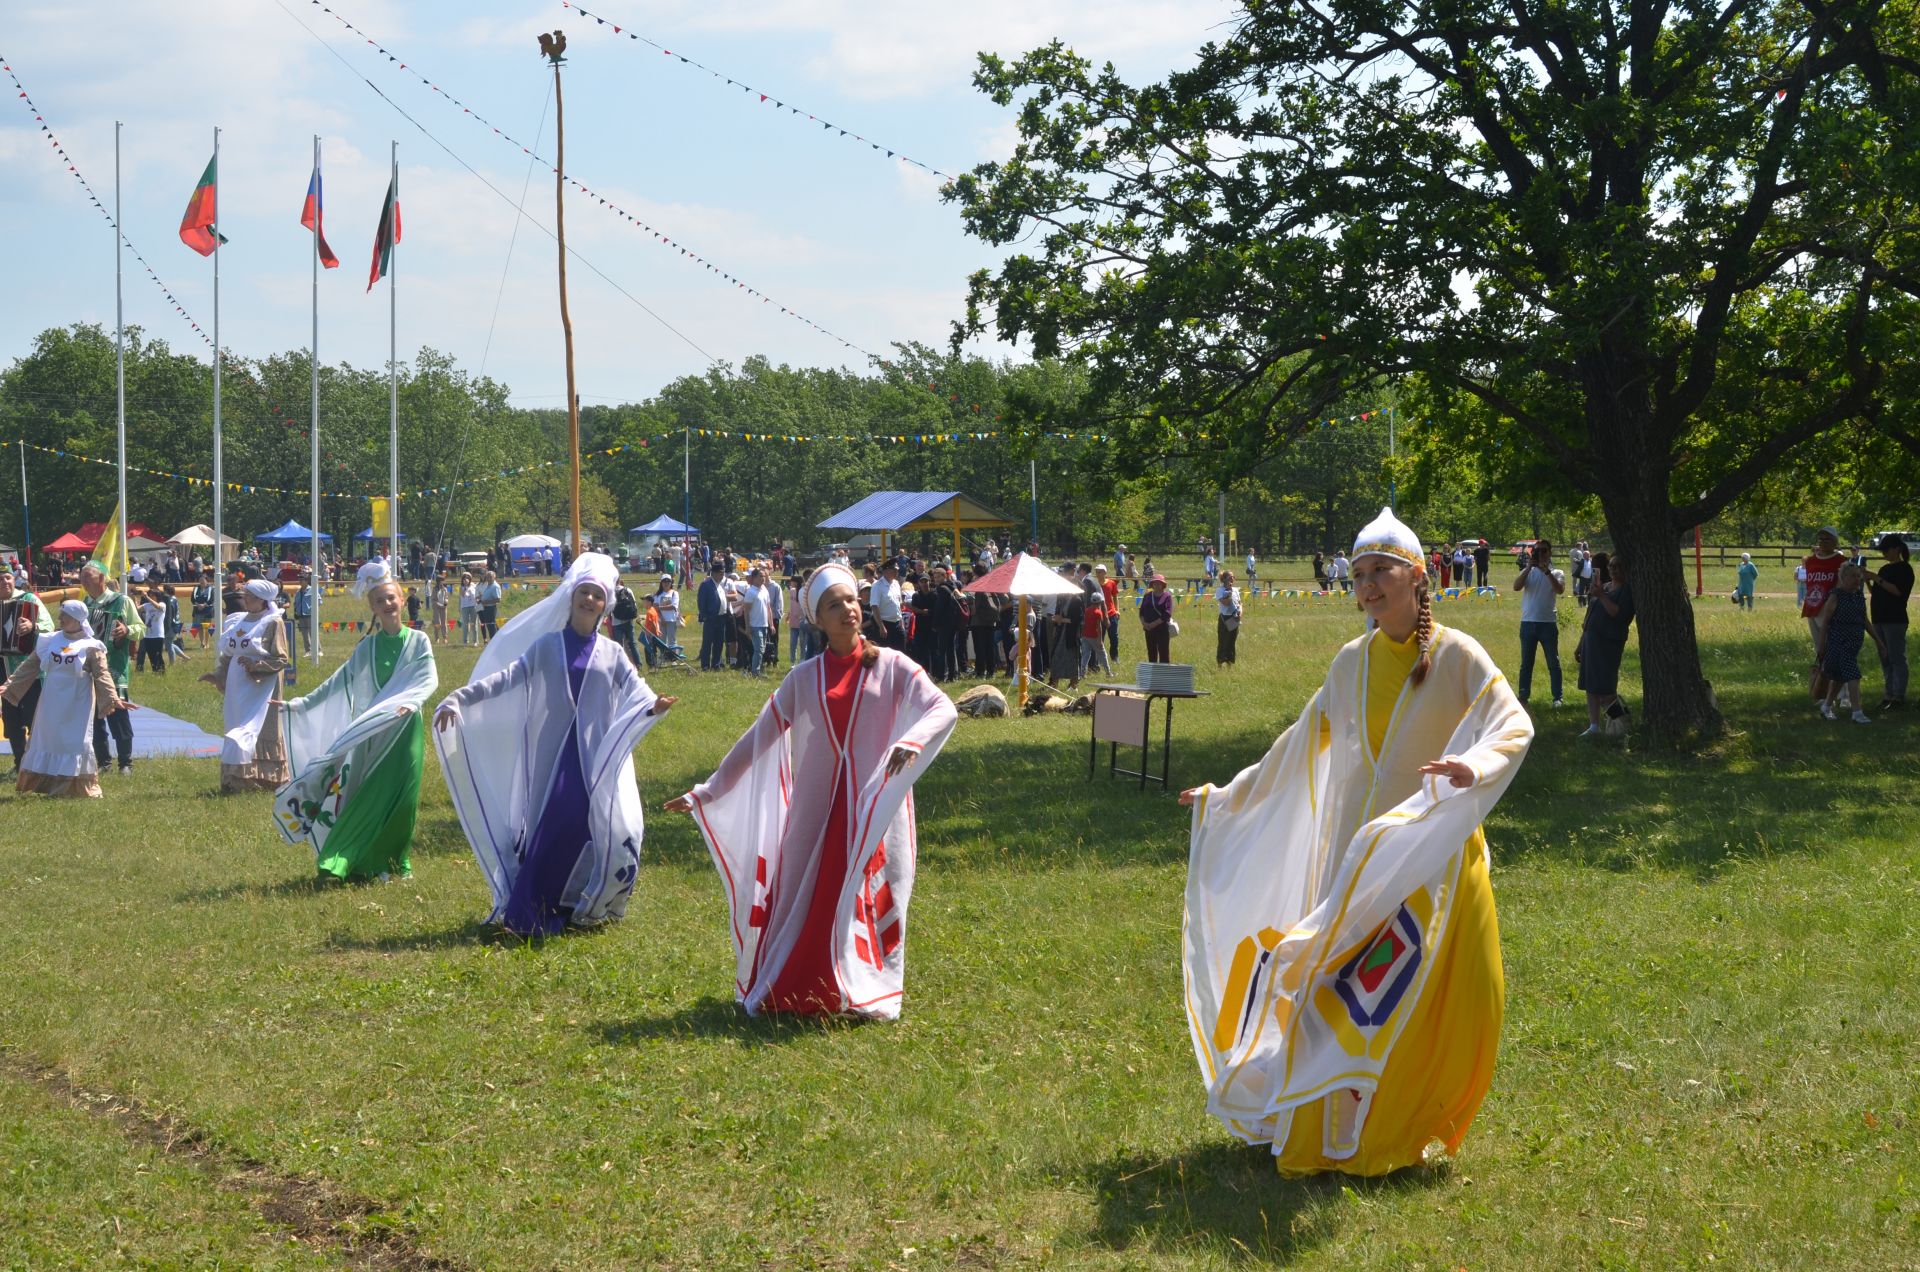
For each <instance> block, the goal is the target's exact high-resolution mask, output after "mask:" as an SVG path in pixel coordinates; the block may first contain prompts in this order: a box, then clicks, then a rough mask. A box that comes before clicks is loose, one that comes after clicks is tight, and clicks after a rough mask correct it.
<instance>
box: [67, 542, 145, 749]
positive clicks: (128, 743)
mask: <svg viewBox="0 0 1920 1272" xmlns="http://www.w3.org/2000/svg"><path fill="white" fill-rule="evenodd" d="M108 584H109V580H108V578H107V571H106V567H104V566H102V565H101V564H100V563H99V562H98V561H89V562H87V564H86V568H84V569H82V570H81V571H80V588H81V590H82V591H84V592H85V593H86V594H87V602H86V604H87V625H88V626H89V627H91V628H93V634H94V635H95V636H96V637H98V638H99V639H100V640H101V641H102V642H104V643H105V645H106V647H107V671H108V673H109V674H110V675H112V676H113V687H114V688H115V689H116V690H118V691H119V694H120V698H121V700H122V701H125V700H126V698H127V669H128V664H130V663H131V662H132V661H133V651H134V650H135V649H137V648H139V645H140V639H141V638H142V637H143V636H145V635H146V634H147V627H146V624H144V623H142V622H141V621H140V611H139V609H138V608H137V607H136V606H135V605H134V603H133V602H132V601H130V600H128V599H127V598H126V597H125V596H123V595H121V594H120V593H119V592H116V591H114V590H113V589H112V587H110V586H109V585H108ZM109 731H111V732H112V734H113V749H114V750H115V751H116V752H118V753H119V757H120V771H121V772H122V773H131V772H133V720H132V718H131V717H130V716H128V714H127V711H126V708H124V707H122V708H119V709H117V710H115V711H113V712H112V713H111V714H109V715H108V716H107V717H106V719H104V720H95V721H94V722H93V758H94V759H95V760H98V761H99V763H100V771H101V772H102V773H104V772H106V771H107V734H108V732H109Z"/></svg>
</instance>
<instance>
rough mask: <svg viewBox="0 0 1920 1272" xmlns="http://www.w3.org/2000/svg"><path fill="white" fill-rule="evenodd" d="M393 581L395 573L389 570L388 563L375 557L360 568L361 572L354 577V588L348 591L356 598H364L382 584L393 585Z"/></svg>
mask: <svg viewBox="0 0 1920 1272" xmlns="http://www.w3.org/2000/svg"><path fill="white" fill-rule="evenodd" d="M392 581H393V571H392V570H389V569H388V568H387V563H386V562H385V561H384V560H382V559H381V558H379V557H375V558H374V559H373V560H371V561H369V562H367V563H366V564H365V565H363V566H361V567H360V572H359V573H358V574H356V575H354V576H353V586H352V587H351V588H349V589H347V590H348V591H350V592H352V593H353V594H354V595H355V596H358V597H363V598H364V597H365V596H366V594H367V593H368V592H371V591H372V590H373V589H374V588H376V587H379V586H380V585H381V584H382V583H391V582H392Z"/></svg>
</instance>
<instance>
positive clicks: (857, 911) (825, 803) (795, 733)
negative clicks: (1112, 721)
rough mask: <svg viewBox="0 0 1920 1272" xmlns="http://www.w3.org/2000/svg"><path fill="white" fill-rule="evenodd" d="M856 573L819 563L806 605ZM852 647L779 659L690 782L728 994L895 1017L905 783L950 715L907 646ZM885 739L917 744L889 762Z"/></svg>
mask: <svg viewBox="0 0 1920 1272" xmlns="http://www.w3.org/2000/svg"><path fill="white" fill-rule="evenodd" d="M835 584H844V585H846V586H848V587H853V586H855V583H854V578H853V575H852V574H851V572H849V571H848V570H846V569H845V568H844V567H841V566H835V565H827V566H823V567H821V568H820V569H819V570H816V571H815V572H814V575H813V577H812V579H811V580H809V583H808V587H807V595H806V597H805V599H804V603H805V605H806V608H807V609H808V611H809V612H810V613H812V614H814V615H815V616H816V618H817V615H818V611H819V605H820V600H821V598H822V597H823V596H824V595H825V592H826V590H827V588H829V587H831V586H833V585H835ZM864 648H865V646H863V645H856V647H855V650H854V652H853V653H851V654H848V655H844V656H842V655H837V654H835V653H833V652H832V651H831V650H828V651H827V652H825V653H822V654H820V655H819V656H817V657H814V658H809V659H807V660H806V661H804V662H802V663H800V664H799V665H798V666H796V667H794V668H793V669H792V670H791V671H790V672H788V673H787V677H786V679H785V680H783V681H781V682H780V687H779V688H778V689H776V690H774V692H773V696H772V697H771V698H769V699H768V700H767V704H766V706H765V707H763V708H762V709H761V712H760V716H759V719H757V720H756V721H755V722H754V725H753V727H752V728H751V729H749V730H748V731H747V733H746V735H745V736H744V737H742V738H741V739H740V740H739V741H738V742H737V743H735V744H734V747H733V749H732V750H731V751H729V752H728V753H727V756H726V758H725V759H724V760H722V761H721V762H720V767H719V768H718V769H717V770H715V772H714V774H713V776H712V777H710V778H708V779H707V780H706V781H705V782H702V783H701V784H700V785H698V786H696V787H695V788H694V789H693V791H692V792H691V793H690V799H691V801H692V804H693V815H694V819H695V821H696V823H697V824H698V825H699V827H700V833H701V835H702V837H704V838H705V839H706V841H707V848H708V850H709V851H710V852H711V853H712V854H713V861H714V865H715V866H716V867H717V868H718V870H719V872H720V881H721V885H722V887H723V889H724V890H725V892H726V896H727V909H728V918H729V931H730V933H731V935H732V938H733V949H734V961H735V977H734V992H735V994H736V996H737V997H738V999H739V1001H740V1003H741V1004H742V1005H743V1006H744V1007H745V1008H746V1009H747V1011H748V1012H749V1013H750V1014H756V1015H757V1014H759V1013H760V1012H763V1011H785V1012H798V1013H804V1014H847V1015H856V1016H866V1017H871V1018H875V1019H881V1020H893V1019H897V1018H898V1017H899V1015H900V1007H901V998H902V995H903V993H904V991H905V975H906V922H907V903H908V900H909V899H910V897H911V895H912V891H913V880H914V867H915V860H916V857H917V855H918V834H917V828H916V825H915V820H914V807H913V795H912V787H913V782H914V780H915V779H916V778H917V777H919V776H920V775H921V774H922V773H924V772H925V771H926V769H927V766H928V765H929V764H930V763H931V762H932V761H933V758H934V756H936V755H937V754H939V751H940V748H941V746H942V745H944V744H945V742H946V740H947V737H948V735H949V734H951V733H952V732H953V726H954V722H955V721H956V720H957V719H958V718H959V717H958V713H957V712H956V711H955V710H954V706H953V701H952V699H950V698H948V697H947V695H946V694H944V693H942V692H941V691H940V690H939V688H937V687H936V686H935V685H934V683H933V681H932V680H931V679H929V678H928V676H927V674H926V672H925V671H924V670H922V669H921V668H920V667H919V666H918V665H917V664H916V663H915V662H914V661H913V660H912V659H911V658H909V657H907V656H906V655H905V654H902V653H899V652H897V651H895V650H891V649H883V648H878V647H874V652H875V653H876V654H877V655H878V657H877V659H876V660H875V661H874V662H873V665H872V666H863V665H862V662H863V653H862V650H863V649H864ZM895 748H904V749H906V750H908V751H912V752H915V753H916V755H917V758H916V759H915V761H914V762H913V764H911V765H910V766H908V767H907V768H905V769H904V770H902V771H901V772H899V773H897V774H889V773H888V771H887V769H888V760H889V758H890V757H891V756H892V754H893V752H894V750H895Z"/></svg>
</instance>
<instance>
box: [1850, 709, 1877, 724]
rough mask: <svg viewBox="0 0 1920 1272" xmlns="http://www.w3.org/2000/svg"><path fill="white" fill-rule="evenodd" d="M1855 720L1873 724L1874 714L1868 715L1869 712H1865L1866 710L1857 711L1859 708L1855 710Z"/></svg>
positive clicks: (1857, 722)
mask: <svg viewBox="0 0 1920 1272" xmlns="http://www.w3.org/2000/svg"><path fill="white" fill-rule="evenodd" d="M1853 722H1854V723H1855V724H1872V723H1873V717H1872V716H1870V715H1868V714H1867V713H1866V712H1864V711H1857V710H1856V711H1855V712H1854V713H1853Z"/></svg>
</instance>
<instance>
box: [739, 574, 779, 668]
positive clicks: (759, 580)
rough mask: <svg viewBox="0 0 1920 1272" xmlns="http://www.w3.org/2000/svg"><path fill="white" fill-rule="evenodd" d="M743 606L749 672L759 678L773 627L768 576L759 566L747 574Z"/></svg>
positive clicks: (742, 597) (742, 598) (742, 599)
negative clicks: (745, 620) (745, 618)
mask: <svg viewBox="0 0 1920 1272" xmlns="http://www.w3.org/2000/svg"><path fill="white" fill-rule="evenodd" d="M741 604H742V605H743V606H744V607H745V608H746V614H747V670H748V671H750V672H752V673H753V674H754V675H756V676H757V675H759V674H760V665H761V663H762V661H763V660H764V659H765V658H766V655H767V639H768V635H769V632H770V630H771V628H772V627H773V601H772V599H771V598H770V597H769V596H768V595H767V576H766V575H764V574H762V573H761V572H760V569H759V567H758V566H756V567H754V569H752V570H751V571H749V572H748V574H747V586H746V588H745V589H744V590H743V591H742V593H741Z"/></svg>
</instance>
